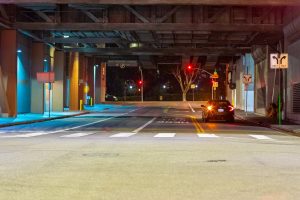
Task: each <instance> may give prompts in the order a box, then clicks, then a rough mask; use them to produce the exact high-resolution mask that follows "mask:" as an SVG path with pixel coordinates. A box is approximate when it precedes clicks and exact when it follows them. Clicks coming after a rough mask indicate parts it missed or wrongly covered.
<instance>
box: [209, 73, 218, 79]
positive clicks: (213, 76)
mask: <svg viewBox="0 0 300 200" xmlns="http://www.w3.org/2000/svg"><path fill="white" fill-rule="evenodd" d="M210 78H219V75H218V73H217V72H214V74H213V75H211V76H210Z"/></svg>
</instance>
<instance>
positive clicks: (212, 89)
mask: <svg viewBox="0 0 300 200" xmlns="http://www.w3.org/2000/svg"><path fill="white" fill-rule="evenodd" d="M202 71H204V72H205V73H207V74H208V75H210V76H212V75H213V74H212V73H210V72H208V71H206V70H205V69H201V72H202ZM211 80H212V81H213V79H211ZM213 99H214V86H213V85H212V86H211V100H213Z"/></svg>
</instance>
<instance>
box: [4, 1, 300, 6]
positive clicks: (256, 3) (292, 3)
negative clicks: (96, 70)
mask: <svg viewBox="0 0 300 200" xmlns="http://www.w3.org/2000/svg"><path fill="white" fill-rule="evenodd" d="M0 3H5V4H21V3H41V4H45V3H54V4H69V3H82V4H106V5H240V6H270V5H273V6H295V5H300V1H299V0H264V1H253V0H242V1H241V0H184V1H183V0H47V2H45V0H0Z"/></svg>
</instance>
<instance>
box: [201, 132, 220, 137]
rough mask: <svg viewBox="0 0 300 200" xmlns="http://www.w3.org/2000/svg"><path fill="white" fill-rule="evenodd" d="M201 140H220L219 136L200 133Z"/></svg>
mask: <svg viewBox="0 0 300 200" xmlns="http://www.w3.org/2000/svg"><path fill="white" fill-rule="evenodd" d="M197 135H198V137H199V138H218V137H219V136H217V135H215V134H204V133H199V134H197Z"/></svg>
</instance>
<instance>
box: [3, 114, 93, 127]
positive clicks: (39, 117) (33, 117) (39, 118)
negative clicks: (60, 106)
mask: <svg viewBox="0 0 300 200" xmlns="http://www.w3.org/2000/svg"><path fill="white" fill-rule="evenodd" d="M87 113H88V112H86V111H74V112H71V111H66V112H52V113H51V116H50V118H49V114H48V112H45V113H44V114H33V113H27V114H18V116H17V117H16V118H12V117H9V118H5V117H0V128H1V127H7V126H14V125H21V124H31V123H35V122H43V121H49V120H54V119H62V118H67V117H73V116H78V115H83V114H87Z"/></svg>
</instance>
